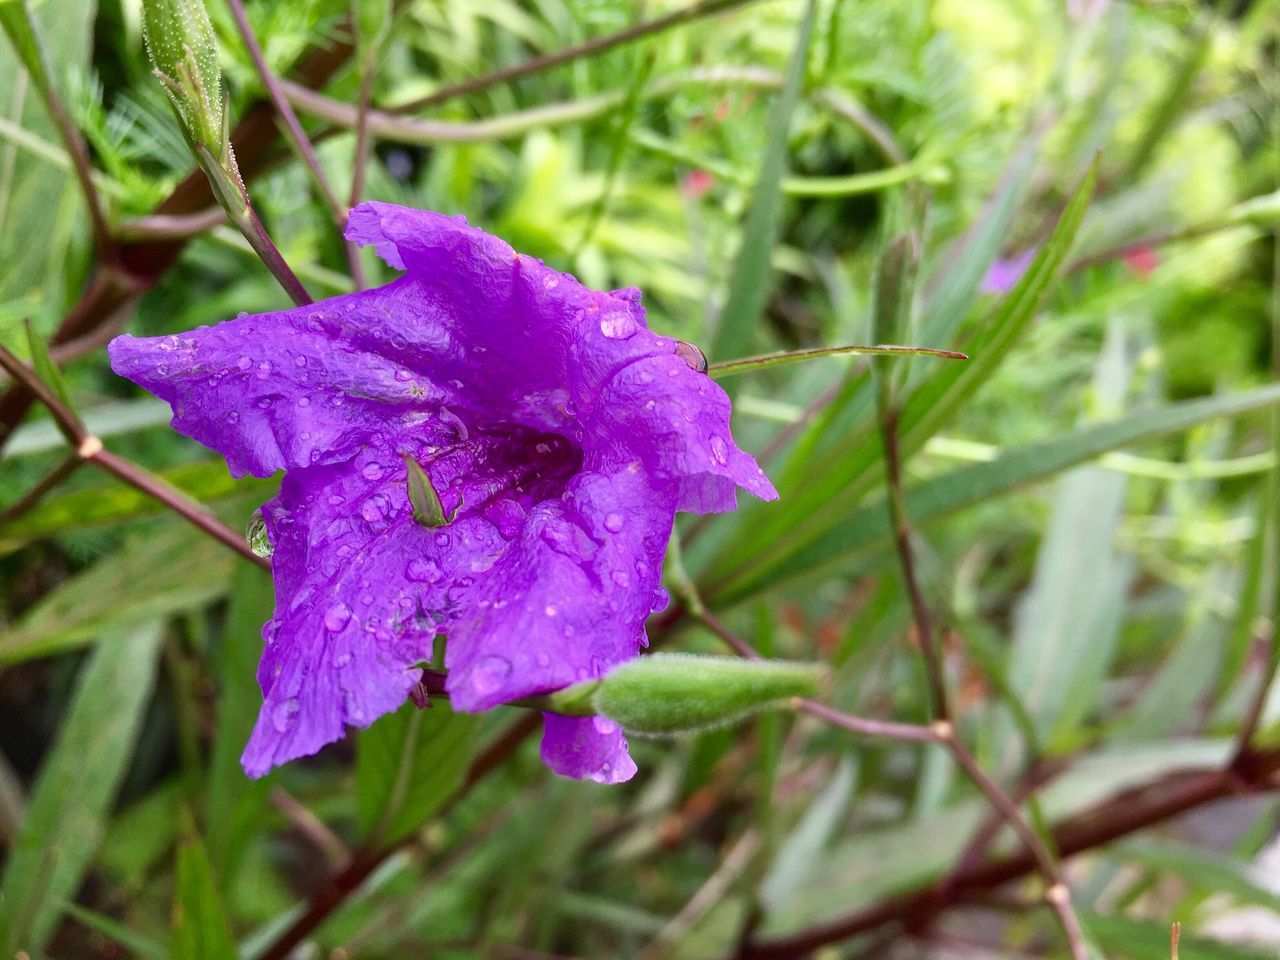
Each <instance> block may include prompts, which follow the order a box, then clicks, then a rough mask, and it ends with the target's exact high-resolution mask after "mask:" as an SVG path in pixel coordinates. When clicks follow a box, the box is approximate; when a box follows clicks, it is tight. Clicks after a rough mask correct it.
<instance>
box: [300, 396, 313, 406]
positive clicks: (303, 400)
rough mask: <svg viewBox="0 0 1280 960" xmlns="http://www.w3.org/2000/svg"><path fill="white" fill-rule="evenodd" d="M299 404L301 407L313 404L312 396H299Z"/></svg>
mask: <svg viewBox="0 0 1280 960" xmlns="http://www.w3.org/2000/svg"><path fill="white" fill-rule="evenodd" d="M298 406H300V407H309V406H311V398H310V397H299V398H298Z"/></svg>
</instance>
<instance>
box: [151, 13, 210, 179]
mask: <svg viewBox="0 0 1280 960" xmlns="http://www.w3.org/2000/svg"><path fill="white" fill-rule="evenodd" d="M142 35H143V38H144V39H145V40H146V44H147V55H148V56H149V57H150V58H151V65H152V66H153V67H155V71H156V76H158V77H159V78H160V80H161V82H162V83H164V85H165V92H166V93H168V95H169V101H170V102H171V103H172V104H173V108H174V110H175V111H176V112H177V114H178V118H179V120H180V121H181V122H182V125H183V128H184V130H185V132H186V134H187V136H188V137H189V138H190V139H191V140H193V141H194V142H196V143H200V144H203V145H204V146H205V147H206V148H207V149H208V150H209V152H210V153H212V154H213V155H214V156H215V157H219V158H221V156H222V154H223V146H224V144H223V140H224V138H225V129H224V116H223V105H222V70H221V68H220V67H219V66H218V42H217V37H216V36H215V35H214V32H213V24H212V23H210V22H209V13H208V11H207V10H205V6H204V0H143V3H142Z"/></svg>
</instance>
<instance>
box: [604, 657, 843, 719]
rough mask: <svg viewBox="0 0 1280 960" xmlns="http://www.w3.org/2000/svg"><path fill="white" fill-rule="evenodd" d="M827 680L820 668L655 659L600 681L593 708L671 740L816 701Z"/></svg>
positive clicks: (716, 659) (723, 659)
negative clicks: (796, 703)
mask: <svg viewBox="0 0 1280 960" xmlns="http://www.w3.org/2000/svg"><path fill="white" fill-rule="evenodd" d="M826 674H827V667H826V666H825V665H823V664H820V663H794V662H788V661H782V660H738V659H733V658H730V657H704V656H696V655H693V654H684V653H665V654H664V653H656V654H653V655H652V656H648V657H637V658H636V659H635V660H631V661H628V662H627V663H624V664H622V665H621V666H619V667H617V668H616V669H614V670H613V671H612V672H610V673H609V674H608V675H607V676H605V678H604V679H603V680H602V681H601V682H600V686H599V688H598V689H597V691H596V693H595V698H594V703H595V708H596V710H597V711H598V712H599V713H601V714H603V715H604V716H606V717H608V718H609V719H610V720H613V721H614V722H615V723H617V724H619V725H621V726H622V728H623V729H624V730H626V731H627V732H628V733H637V734H646V735H649V736H671V735H673V734H678V733H686V732H690V731H697V730H705V729H707V728H709V727H716V726H721V725H724V724H728V723H733V722H734V721H736V720H740V719H742V718H743V717H746V716H749V715H751V714H753V713H756V712H757V711H760V710H766V709H769V708H771V707H777V706H780V705H782V704H783V703H786V702H787V701H789V700H791V699H792V698H794V697H811V696H816V695H817V694H818V693H819V692H820V690H821V688H822V685H823V680H824V678H825V677H826Z"/></svg>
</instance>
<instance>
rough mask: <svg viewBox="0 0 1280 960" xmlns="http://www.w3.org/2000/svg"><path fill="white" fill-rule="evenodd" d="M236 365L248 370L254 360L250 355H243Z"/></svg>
mask: <svg viewBox="0 0 1280 960" xmlns="http://www.w3.org/2000/svg"><path fill="white" fill-rule="evenodd" d="M236 366H237V367H238V368H239V369H241V370H248V369H249V368H250V367H252V366H253V361H252V360H250V359H249V358H248V357H241V358H240V359H239V360H237V361H236Z"/></svg>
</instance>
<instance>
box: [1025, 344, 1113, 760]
mask: <svg viewBox="0 0 1280 960" xmlns="http://www.w3.org/2000/svg"><path fill="white" fill-rule="evenodd" d="M1128 382H1129V362H1128V359H1127V355H1126V348H1125V345H1124V338H1123V336H1122V335H1121V334H1120V333H1119V332H1118V330H1117V328H1115V327H1112V328H1111V330H1110V331H1109V335H1108V337H1107V342H1106V345H1105V346H1104V348H1103V352H1102V355H1101V356H1100V358H1099V360H1098V363H1097V366H1096V372H1095V375H1094V382H1093V388H1094V389H1093V394H1094V398H1095V401H1096V402H1098V403H1099V405H1100V406H1101V408H1102V409H1118V408H1119V407H1120V406H1121V405H1122V404H1123V402H1124V398H1125V394H1126V392H1127V388H1128ZM1127 482H1128V478H1127V477H1125V476H1124V475H1123V474H1120V473H1116V472H1114V471H1110V470H1105V469H1103V468H1102V467H1097V466H1094V467H1082V468H1080V469H1079V470H1074V471H1072V472H1071V473H1069V474H1068V475H1067V476H1065V477H1063V478H1062V480H1061V481H1060V482H1059V484H1058V490H1057V493H1056V495H1055V497H1054V502H1053V512H1052V515H1051V517H1050V520H1049V529H1048V531H1047V533H1046V534H1045V535H1044V538H1043V540H1042V541H1041V544H1040V549H1039V552H1038V554H1037V556H1036V566H1035V573H1034V575H1033V577H1032V581H1031V586H1030V589H1029V590H1028V591H1027V593H1026V594H1025V596H1024V597H1023V599H1022V602H1021V603H1020V604H1019V606H1018V608H1017V611H1016V616H1015V618H1014V629H1013V643H1012V649H1011V650H1010V652H1009V662H1008V668H1007V669H1008V677H1009V682H1010V684H1011V685H1012V687H1013V688H1014V689H1015V690H1017V691H1018V692H1019V695H1020V697H1021V699H1022V703H1023V704H1024V705H1025V706H1026V708H1027V710H1028V712H1029V713H1030V714H1031V717H1032V720H1033V722H1034V723H1035V726H1036V732H1037V734H1038V736H1039V738H1040V739H1041V740H1049V739H1051V737H1052V735H1053V733H1054V732H1062V731H1064V730H1070V729H1072V728H1073V727H1074V726H1075V725H1076V723H1077V722H1078V721H1079V720H1080V719H1081V718H1083V717H1085V716H1087V715H1088V714H1089V712H1090V711H1091V710H1092V709H1093V707H1094V704H1095V703H1096V701H1097V697H1098V695H1099V693H1100V692H1101V689H1102V684H1103V681H1104V680H1105V679H1106V677H1107V674H1108V671H1109V668H1110V666H1111V661H1112V659H1113V657H1114V654H1115V648H1116V642H1117V640H1118V639H1119V635H1120V622H1121V617H1122V615H1123V612H1124V601H1125V597H1126V596H1127V594H1128V590H1129V582H1130V580H1131V579H1132V576H1133V574H1132V565H1131V563H1130V562H1129V561H1128V559H1127V558H1122V557H1120V556H1119V555H1118V554H1117V553H1116V548H1115V541H1116V533H1117V530H1118V528H1119V525H1120V520H1121V518H1122V517H1123V515H1124V502H1125V491H1126V489H1127Z"/></svg>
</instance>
